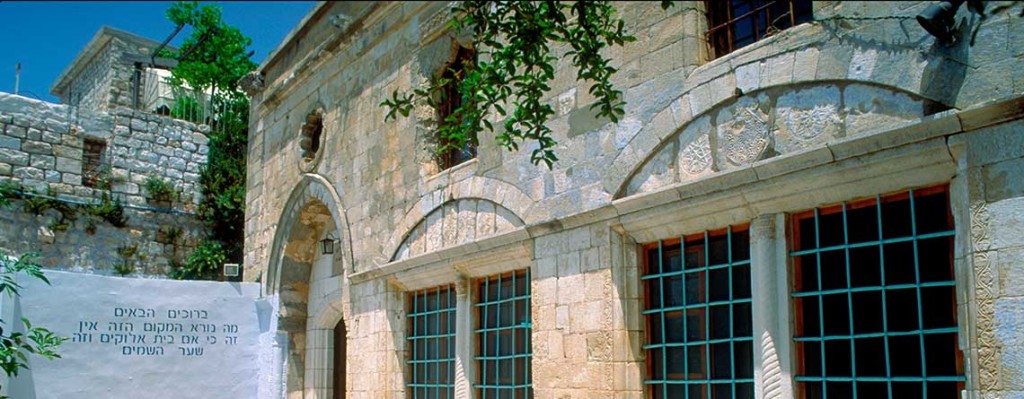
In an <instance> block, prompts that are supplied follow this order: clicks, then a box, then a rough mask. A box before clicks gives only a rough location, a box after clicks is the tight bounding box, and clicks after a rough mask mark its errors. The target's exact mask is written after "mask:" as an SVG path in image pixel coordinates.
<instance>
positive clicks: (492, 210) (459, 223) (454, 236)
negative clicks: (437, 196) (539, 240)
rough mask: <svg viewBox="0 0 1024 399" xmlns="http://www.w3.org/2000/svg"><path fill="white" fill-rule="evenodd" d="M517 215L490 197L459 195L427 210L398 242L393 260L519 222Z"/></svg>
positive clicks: (471, 239) (483, 236)
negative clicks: (478, 197) (468, 197)
mask: <svg viewBox="0 0 1024 399" xmlns="http://www.w3.org/2000/svg"><path fill="white" fill-rule="evenodd" d="M522 225H523V221H522V219H520V218H519V217H518V216H516V215H515V214H513V213H512V211H509V210H508V209H505V208H504V207H502V206H500V205H497V204H495V203H493V202H491V201H487V200H483V199H475V198H473V199H460V200H457V201H451V202H448V203H446V204H444V205H442V206H441V207H439V208H437V209H435V210H434V211H432V212H430V214H428V215H427V216H426V217H425V218H424V219H423V221H422V222H420V223H419V224H417V225H416V227H413V229H412V231H411V232H410V233H409V235H408V236H407V237H406V238H405V240H404V241H402V244H401V245H399V247H398V251H396V252H395V256H394V259H393V260H400V259H405V258H409V257H413V256H417V255H422V254H424V253H428V252H434V251H437V250H440V249H444V248H447V247H451V246H456V245H459V244H464V243H467V242H471V241H474V240H478V239H481V238H485V237H488V236H492V235H495V234H498V233H503V232H506V231H511V230H513V229H515V228H516V227H519V226H522Z"/></svg>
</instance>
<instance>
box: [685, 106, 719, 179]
mask: <svg viewBox="0 0 1024 399" xmlns="http://www.w3.org/2000/svg"><path fill="white" fill-rule="evenodd" d="M709 120H710V119H709V118H702V119H701V121H697V122H695V123H693V124H692V125H691V127H693V129H692V130H695V131H696V132H695V133H696V137H695V138H692V139H690V140H691V141H689V142H688V143H686V144H685V146H683V150H682V152H681V153H680V154H679V160H678V163H679V164H678V167H679V172H680V177H681V178H682V179H686V178H689V177H696V176H700V175H703V174H706V173H707V172H710V171H711V169H712V159H713V156H712V152H711V139H710V136H709V134H711V132H712V127H711V125H710V124H709V123H708V122H709ZM687 130H691V129H690V128H687ZM686 136H687V135H685V134H684V135H683V136H681V138H683V139H686V138H688V137H686Z"/></svg>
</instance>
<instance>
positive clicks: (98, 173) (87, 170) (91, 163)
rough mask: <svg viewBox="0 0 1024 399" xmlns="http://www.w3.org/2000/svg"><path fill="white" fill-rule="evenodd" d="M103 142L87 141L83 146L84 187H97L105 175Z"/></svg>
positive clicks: (105, 146)
mask: <svg viewBox="0 0 1024 399" xmlns="http://www.w3.org/2000/svg"><path fill="white" fill-rule="evenodd" d="M106 148H107V143H106V142H104V141H103V140H94V139H85V140H83V145H82V185H84V186H86V187H96V186H97V184H98V183H99V181H100V178H101V177H102V174H103V162H102V159H103V151H104V150H105V149H106ZM108 188H109V187H108Z"/></svg>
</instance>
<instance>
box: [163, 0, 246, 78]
mask: <svg viewBox="0 0 1024 399" xmlns="http://www.w3.org/2000/svg"><path fill="white" fill-rule="evenodd" d="M167 19H168V20H170V21H171V22H173V23H175V24H178V25H186V26H189V27H191V28H192V32H191V34H190V35H189V36H188V37H187V38H185V40H184V41H183V42H182V44H181V48H180V50H178V51H177V52H170V51H166V50H165V51H164V53H163V56H167V57H171V58H175V59H177V60H178V66H176V67H175V68H174V70H173V71H172V75H171V78H170V80H171V83H173V84H175V85H178V86H182V85H183V83H187V84H188V86H190V87H191V88H193V89H196V90H198V91H205V90H206V89H210V88H220V89H228V90H230V89H233V88H234V86H235V84H236V83H237V82H238V79H240V78H241V77H242V76H245V74H246V73H249V71H252V70H253V69H256V64H255V63H253V62H252V60H250V59H249V56H248V52H247V50H246V49H247V48H248V47H249V46H250V45H252V39H250V38H248V37H246V36H245V35H243V34H242V32H241V31H239V30H238V28H235V27H233V26H230V25H227V24H225V23H224V21H223V20H222V19H221V12H220V7H217V6H214V5H209V4H204V5H200V4H199V3H197V2H194V1H192V2H183V1H179V2H177V3H174V4H172V5H171V7H170V8H168V9H167Z"/></svg>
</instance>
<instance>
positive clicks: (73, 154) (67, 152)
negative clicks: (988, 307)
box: [53, 145, 82, 160]
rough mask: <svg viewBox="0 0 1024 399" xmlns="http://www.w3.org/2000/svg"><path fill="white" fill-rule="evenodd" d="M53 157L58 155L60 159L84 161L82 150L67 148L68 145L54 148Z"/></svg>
mask: <svg viewBox="0 0 1024 399" xmlns="http://www.w3.org/2000/svg"><path fill="white" fill-rule="evenodd" d="M53 155H56V156H58V157H64V158H69V159H75V160H81V159H82V149H81V148H75V147H70V146H66V145H54V146H53Z"/></svg>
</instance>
